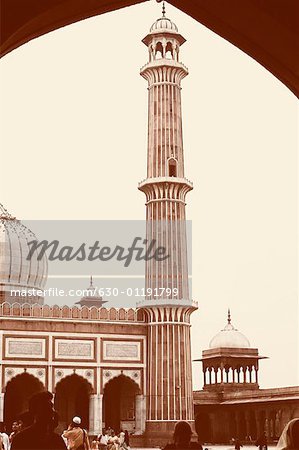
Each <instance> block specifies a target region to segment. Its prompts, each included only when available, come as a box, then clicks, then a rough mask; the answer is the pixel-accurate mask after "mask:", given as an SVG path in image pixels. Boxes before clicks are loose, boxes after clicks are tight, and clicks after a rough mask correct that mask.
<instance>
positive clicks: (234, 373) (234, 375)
mask: <svg viewBox="0 0 299 450" xmlns="http://www.w3.org/2000/svg"><path fill="white" fill-rule="evenodd" d="M232 371H233V380H232V381H233V383H235V382H236V369H235V368H234V367H232Z"/></svg>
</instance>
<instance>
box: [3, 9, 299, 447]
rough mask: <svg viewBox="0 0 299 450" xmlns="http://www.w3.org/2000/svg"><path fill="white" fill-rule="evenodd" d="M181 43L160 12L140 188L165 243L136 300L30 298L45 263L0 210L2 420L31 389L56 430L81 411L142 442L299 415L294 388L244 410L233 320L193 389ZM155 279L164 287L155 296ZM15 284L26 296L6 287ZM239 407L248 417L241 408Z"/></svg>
mask: <svg viewBox="0 0 299 450" xmlns="http://www.w3.org/2000/svg"><path fill="white" fill-rule="evenodd" d="M184 42H185V39H184V37H183V36H182V35H181V34H180V33H179V31H178V28H177V26H176V25H175V24H174V23H173V22H172V21H171V20H169V19H168V18H166V17H165V11H163V15H162V17H161V18H159V19H158V20H157V21H156V22H155V23H154V24H153V25H152V27H151V29H150V31H149V33H148V34H147V36H146V37H145V38H144V39H143V43H144V44H145V45H146V47H147V50H148V55H149V60H148V62H147V63H146V65H145V66H144V67H142V69H141V76H142V77H143V78H144V79H145V80H146V81H147V86H148V110H149V114H148V153H147V178H146V179H145V180H143V181H142V182H141V183H140V184H139V186H138V188H139V190H140V191H142V192H143V193H144V194H145V198H146V223H147V227H146V228H147V239H148V241H152V240H155V241H156V242H157V245H158V246H162V247H164V248H165V247H166V248H167V250H168V252H167V254H168V255H169V258H168V259H167V260H159V261H154V260H149V261H147V262H146V272H145V287H146V290H145V292H146V294H147V295H146V297H145V298H144V300H143V301H142V302H141V303H139V304H138V305H137V307H136V308H107V307H105V306H103V304H104V302H105V301H104V300H103V299H102V298H101V297H95V296H92V295H91V298H92V300H90V298H89V296H84V297H83V298H82V299H81V300H80V302H78V303H77V304H75V305H73V306H63V307H60V306H57V305H53V306H51V305H46V304H44V301H43V298H42V297H39V298H36V297H34V298H33V297H32V296H31V295H29V292H30V290H32V289H43V288H44V287H45V285H46V281H47V260H46V258H43V259H42V260H39V259H38V258H37V257H36V256H35V255H33V256H32V258H31V259H30V261H28V260H27V259H26V255H27V254H28V243H29V242H30V240H32V238H34V234H33V233H32V232H31V231H30V230H29V229H28V228H26V227H25V226H24V225H22V223H21V222H20V221H18V220H17V219H16V218H15V217H13V216H11V215H10V214H9V213H8V212H7V211H6V210H5V209H4V208H2V209H1V210H0V322H1V330H0V340H1V342H0V359H1V371H0V387H1V390H0V392H1V393H0V420H1V421H4V422H5V423H6V424H7V426H8V427H9V426H10V425H11V423H12V421H13V420H15V419H16V418H17V417H18V416H19V415H20V414H22V413H23V412H24V411H25V410H26V408H27V406H28V399H29V398H30V396H31V395H32V394H33V393H35V392H38V391H42V390H45V389H46V390H48V391H50V392H52V393H53V395H54V402H55V408H56V409H57V411H58V414H59V417H60V423H59V427H60V429H61V430H62V429H64V428H66V426H67V424H68V423H69V421H70V419H71V418H72V417H73V416H74V415H78V416H80V417H81V418H82V423H83V426H84V427H86V428H87V429H88V432H89V434H90V435H96V434H99V433H101V431H102V428H104V427H108V426H110V427H112V428H114V429H116V430H119V429H121V428H122V429H127V430H128V431H129V432H131V433H133V434H134V436H135V442H137V440H138V439H140V441H138V442H139V446H140V443H141V444H142V445H153V444H154V443H157V442H158V443H159V444H161V443H162V442H163V440H168V439H169V438H170V435H171V434H172V432H173V429H174V426H175V423H176V422H177V421H179V420H186V421H188V422H189V423H190V424H191V426H192V427H193V429H195V428H196V429H197V431H198V433H199V435H200V436H201V438H202V439H203V440H205V441H210V442H212V441H213V442H224V441H227V439H228V438H231V437H232V435H236V434H238V433H239V434H240V437H241V434H242V436H243V435H244V438H245V437H248V436H249V435H250V434H251V436H252V437H253V436H254V435H255V434H257V433H258V432H260V431H261V429H262V428H265V427H266V428H267V430H269V433H270V431H271V430H272V431H271V433H272V435H273V437H275V436H274V435H276V433H277V432H278V430H280V429H281V427H282V426H283V424H284V423H285V421H286V420H287V418H289V416H291V415H294V414H297V415H299V411H298V406H296V405H295V401H296V399H297V397H298V389H297V390H296V389H295V388H294V389H295V390H293V391H292V390H290V391H288V388H286V390H284V391H282V390H281V391H279V390H272V391H273V392H274V391H275V392H276V393H277V396H276V397H275V395H276V394H275V395H274V394H273V397H272V400H271V402H272V403H271V408H272V406H273V405H276V406H275V408H276V409H275V408H274V407H273V408H272V409H271V414H270V413H269V414H268V412H267V411H268V410H267V409H265V408H264V409H261V413H260V416H258V413H256V415H252V413H251V411H252V410H253V409H254V406H252V405H253V404H254V403H256V404H258V405H259V406H260V404H263V405H264V403H265V401H266V402H268V403H269V402H270V400H269V399H268V397H267V395H268V394H267V393H266V392H265V391H266V390H260V389H259V386H258V369H259V360H260V359H262V358H263V357H262V356H259V354H258V350H257V349H252V348H250V344H249V341H248V340H247V338H246V337H245V336H243V335H242V334H241V333H239V332H238V331H237V330H235V328H234V327H233V325H232V324H231V319H230V317H229V319H228V324H227V325H226V327H225V329H224V330H222V331H221V332H220V333H219V335H217V336H216V337H215V338H213V340H212V341H211V345H210V349H208V350H206V351H204V352H203V356H202V364H203V373H204V387H203V390H202V391H196V392H193V389H192V370H191V345H190V316H191V314H192V312H193V311H195V310H196V309H197V304H196V302H194V301H193V300H192V298H191V297H190V292H189V284H188V263H187V242H186V223H185V205H186V203H185V201H186V194H187V193H188V192H189V191H190V190H191V189H192V183H191V182H190V181H189V180H188V179H186V178H185V173H184V151H183V140H182V114H181V81H182V79H183V78H184V77H185V76H187V75H188V70H187V68H186V67H185V66H184V64H182V63H181V62H180V48H181V46H182V44H183V43H184ZM160 287H163V288H168V289H170V290H171V292H172V293H173V294H172V295H171V296H169V295H164V294H163V295H162V296H159V298H158V300H157V298H156V297H155V295H154V293H155V290H156V289H159V288H160ZM14 289H22V290H23V291H24V290H25V291H26V290H28V295H26V296H25V298H24V297H18V296H17V297H16V296H12V295H11V291H12V290H14ZM89 290H90V292H91V293H92V292H93V290H94V286H93V282H92V280H91V283H90V286H89ZM295 391H296V392H295ZM273 392H272V393H273ZM296 396H297V397H296ZM298 398H299V397H298ZM264 399H265V400H264ZM279 402H282V403H283V405H284V406H283V407H281V408H280V406H279V405H280V403H279ZM288 402H289V403H291V404H292V409H291V412H290V411H289V409H288V404H289V403H288ZM244 405H245V409H246V408H247V409H246V411H245V412H246V414H245V413H244V416H241V415H240V416H239V415H238V414H239V413H238V412H236V411H239V410H240V411H241V410H242V411H243V409H244ZM284 408H285V409H286V410H287V411H288V412H287V413H286V412H284V411H285V409H284ZM242 414H243V413H242ZM194 415H195V416H194ZM238 417H239V418H238ZM195 418H196V420H195ZM226 419H227V420H226ZM258 419H260V421H259V420H258ZM224 420H225V427H228V429H227V430H226V431H225V433H224V431H223V429H224V428H225V427H224V425H223V424H224ZM254 421H255V422H254ZM262 421H263V422H262ZM253 423H255V428H254V429H253V428H250V426H251V425H250V424H253ZM244 424H245V425H244ZM247 424H249V425H248V427H249V428H246V427H247ZM252 427H253V425H252ZM273 430H274V431H273ZM241 432H242V433H241ZM245 435H246V436H245Z"/></svg>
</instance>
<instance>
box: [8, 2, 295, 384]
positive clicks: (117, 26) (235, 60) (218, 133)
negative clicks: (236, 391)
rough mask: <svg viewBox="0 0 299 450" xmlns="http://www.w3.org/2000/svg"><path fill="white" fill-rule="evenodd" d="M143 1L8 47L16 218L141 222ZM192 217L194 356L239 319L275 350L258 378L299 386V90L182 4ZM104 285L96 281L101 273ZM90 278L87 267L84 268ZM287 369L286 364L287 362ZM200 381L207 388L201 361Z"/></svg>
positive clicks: (173, 15) (258, 341)
mask: <svg viewBox="0 0 299 450" xmlns="http://www.w3.org/2000/svg"><path fill="white" fill-rule="evenodd" d="M160 15H161V5H160V4H157V3H156V2H154V1H152V2H146V3H144V4H140V5H135V6H132V7H129V8H125V9H122V10H119V11H114V12H112V13H109V14H104V15H102V16H98V17H94V18H90V19H87V20H84V21H81V22H79V23H75V24H72V25H70V26H67V27H64V28H62V29H59V30H56V31H54V32H51V33H49V34H47V35H45V36H42V37H40V38H38V39H35V40H33V41H31V42H29V43H27V44H25V45H23V46H21V47H20V48H18V49H17V50H15V51H13V52H12V53H10V54H8V55H6V56H5V57H4V58H2V60H1V62H0V66H1V78H0V91H1V92H0V93H1V107H0V127H1V128H0V132H1V137H0V145H1V153H0V167H1V179H0V183H1V184H0V189H1V191H0V193H1V198H0V201H1V202H2V203H3V204H4V206H5V207H6V208H7V209H8V210H9V211H10V212H11V213H12V214H13V215H16V216H17V217H18V218H19V219H26V220H32V219H42V220H45V219H50V220H53V219H54V220H55V219H56V220H58V219H59V220H62V219H91V220H103V219H105V220H108V219H109V220H142V219H144V217H145V206H144V202H145V199H144V196H143V195H144V194H142V193H141V192H140V191H138V189H137V185H138V182H139V181H141V180H142V179H144V178H145V176H146V150H147V85H146V82H145V80H144V79H143V78H142V77H141V76H140V75H139V70H140V68H141V67H142V66H143V65H144V64H145V63H146V62H147V57H148V52H147V49H146V47H145V46H144V44H142V42H141V40H142V38H143V37H144V36H145V35H146V34H147V33H148V31H149V28H150V26H151V24H152V23H153V22H154V21H155V20H156V19H157V18H158V17H160ZM166 15H167V17H169V18H170V19H172V20H173V21H174V22H175V23H176V24H177V26H178V28H179V31H180V32H181V34H182V35H183V36H184V37H185V38H186V39H187V42H186V43H185V44H184V45H183V46H182V48H181V51H180V58H181V61H182V62H183V63H184V64H185V65H186V66H187V67H188V69H189V76H188V77H186V78H185V79H184V80H183V82H182V88H183V89H182V108H183V138H184V151H185V174H186V177H187V178H188V179H190V180H192V181H193V183H194V190H193V191H192V192H191V193H189V194H188V196H187V217H188V219H189V220H190V221H192V285H193V290H192V295H193V299H194V300H196V301H198V303H199V309H198V310H197V311H196V312H195V313H193V317H192V324H193V326H192V357H193V359H196V358H199V357H200V356H201V352H202V350H203V349H207V348H208V345H209V341H210V340H211V338H212V337H213V336H214V335H215V334H216V333H217V332H218V331H219V330H220V329H222V328H223V327H224V326H225V324H226V315H227V308H228V307H230V309H231V313H232V323H233V324H234V326H235V327H236V328H238V329H239V330H240V331H241V332H242V333H244V334H245V335H246V336H247V337H248V339H249V341H250V343H251V346H252V347H255V348H259V351H260V354H261V355H263V356H268V357H269V359H266V360H263V361H261V363H260V386H261V387H265V388H266V387H279V386H292V385H296V384H298V381H299V380H298V300H297V204H298V203H297V155H296V151H297V120H298V116H297V99H296V97H295V96H294V95H293V94H292V93H291V92H290V91H289V90H288V89H287V88H286V87H285V86H284V85H283V84H282V83H281V82H280V81H279V80H277V79H276V78H275V77H274V76H273V75H272V74H271V73H269V72H268V71H267V70H266V69H265V68H263V67H262V66H261V65H259V64H258V63H257V62H256V61H255V60H253V59H252V58H250V57H249V56H248V55H246V54H245V53H243V52H242V51H241V50H239V49H238V48H236V47H234V46H233V45H232V44H230V43H229V42H227V41H225V40H224V39H222V38H221V37H219V36H217V35H216V34H215V33H213V32H212V31H210V30H209V29H207V28H205V27H204V26H202V25H201V24H199V23H198V22H196V21H195V20H193V19H192V18H190V17H188V16H187V15H185V14H184V13H182V12H181V11H179V10H177V9H175V8H174V7H172V6H170V5H167V6H166ZM94 276H95V284H100V280H98V283H97V281H96V274H95V275H94ZM76 283H77V285H78V286H79V285H81V286H82V287H85V286H86V284H88V282H87V279H86V280H85V279H84V280H79V281H78V280H76ZM286 368H287V369H286ZM193 379H194V387H195V388H196V389H199V388H201V386H202V375H201V366H200V363H199V362H197V363H194V371H193Z"/></svg>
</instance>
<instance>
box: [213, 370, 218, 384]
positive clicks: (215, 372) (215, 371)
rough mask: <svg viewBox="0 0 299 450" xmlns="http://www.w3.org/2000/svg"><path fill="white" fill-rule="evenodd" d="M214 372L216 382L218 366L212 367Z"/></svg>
mask: <svg viewBox="0 0 299 450" xmlns="http://www.w3.org/2000/svg"><path fill="white" fill-rule="evenodd" d="M214 374H215V384H217V383H218V367H214Z"/></svg>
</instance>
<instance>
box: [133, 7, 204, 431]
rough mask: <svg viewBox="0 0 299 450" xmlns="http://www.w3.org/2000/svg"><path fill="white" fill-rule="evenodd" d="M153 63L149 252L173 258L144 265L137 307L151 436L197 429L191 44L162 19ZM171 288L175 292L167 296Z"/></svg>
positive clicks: (152, 44)
mask: <svg viewBox="0 0 299 450" xmlns="http://www.w3.org/2000/svg"><path fill="white" fill-rule="evenodd" d="M143 42H144V44H145V45H147V46H148V49H149V62H148V63H147V64H146V65H145V66H144V67H143V68H142V69H141V75H142V76H143V77H144V78H145V79H146V80H147V82H148V154H147V178H146V179H145V180H144V181H142V182H141V183H139V189H140V190H141V191H143V192H144V193H145V195H146V233H147V240H148V245H150V243H151V242H152V241H153V240H155V241H156V246H157V247H160V246H161V247H164V248H165V249H166V254H167V255H168V258H166V259H164V260H163V261H159V260H155V259H150V260H149V261H147V262H146V297H145V300H144V302H142V303H141V304H140V305H139V307H141V308H143V309H144V310H145V312H146V315H147V323H148V352H147V353H148V361H147V367H148V369H147V370H148V390H147V391H148V398H147V423H146V430H147V432H148V433H149V434H150V433H153V434H155V432H159V433H160V434H161V432H163V431H164V432H166V433H171V432H172V431H173V427H174V424H175V423H176V421H178V420H187V421H190V422H192V421H193V420H194V415H193V390H192V376H191V347H190V315H191V313H192V312H193V311H194V310H195V309H196V305H195V303H194V302H192V300H191V299H190V296H189V286H188V264H187V238H186V217H185V197H186V194H187V192H188V191H190V190H191V189H192V183H191V182H190V181H188V180H187V179H186V178H185V174H184V152H183V137H182V114H181V80H182V79H183V78H184V77H185V76H186V75H188V70H187V68H186V67H185V66H184V65H183V64H182V63H181V62H179V49H180V46H181V45H182V44H183V43H184V42H185V39H184V38H183V36H181V35H180V34H179V32H178V29H177V27H176V25H175V24H174V23H173V22H171V21H170V20H169V19H167V18H166V17H165V16H164V14H163V17H162V18H160V19H158V20H157V21H156V22H155V23H154V24H153V25H152V27H151V29H150V32H149V34H148V35H147V36H146V37H145V38H144V39H143ZM164 288H165V289H166V288H169V291H168V292H167V291H166V290H164V291H163V289H164Z"/></svg>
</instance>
